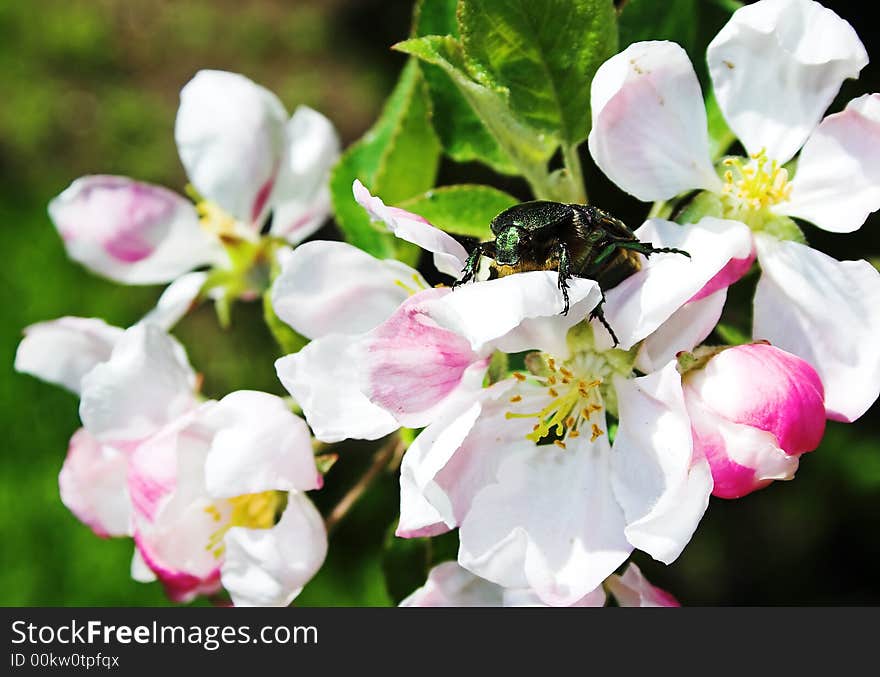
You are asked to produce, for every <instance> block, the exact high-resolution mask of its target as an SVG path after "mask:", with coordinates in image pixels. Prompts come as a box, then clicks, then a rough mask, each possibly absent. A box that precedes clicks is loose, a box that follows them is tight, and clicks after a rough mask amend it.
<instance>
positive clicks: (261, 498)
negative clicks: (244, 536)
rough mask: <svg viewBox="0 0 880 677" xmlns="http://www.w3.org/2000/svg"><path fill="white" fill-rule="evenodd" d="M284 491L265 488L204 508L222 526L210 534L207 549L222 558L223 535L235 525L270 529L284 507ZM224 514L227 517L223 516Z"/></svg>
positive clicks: (224, 547)
mask: <svg viewBox="0 0 880 677" xmlns="http://www.w3.org/2000/svg"><path fill="white" fill-rule="evenodd" d="M283 503H284V493H283V492H280V491H263V492H260V493H258V494H245V495H243V496H236V497H235V498H230V499H227V500H226V501H225V502H223V503H222V504H220V505H218V504H214V503H212V504H211V505H209V506H207V507H206V508H205V512H206V513H208V515H210V516H211V519H213V520H214V521H215V522H221V523H222V524H221V525H220V527H219V528H218V529H217V530H216V531H214V532H213V533H212V534H211V536H210V537H209V538H208V543H207V544H206V545H205V550H208V551H209V552H211V554H213V555H214V557H215V558H217V559H219V558H220V557H222V556H223V553H224V552H225V551H226V546H225V545H224V543H223V537H224V536H226V532H227V531H229V530H230V529H231V528H232V527H246V528H248V529H269V528H271V527H272V526H273V525H274V524H275V517H276V515H277V514H278V513H279V512H280V511H281V509H282V508H283ZM221 508H222V510H221ZM224 517H225V519H224Z"/></svg>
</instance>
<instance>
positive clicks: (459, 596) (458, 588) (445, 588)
mask: <svg viewBox="0 0 880 677" xmlns="http://www.w3.org/2000/svg"><path fill="white" fill-rule="evenodd" d="M502 592H503V588H501V587H499V586H497V585H495V584H494V583H490V582H489V581H487V580H484V579H482V578H480V577H479V576H474V574H472V573H471V572H470V571H468V570H467V569H463V568H462V567H461V566H459V564H458V563H457V562H443V563H442V564H438V565H437V566H435V567H434V568H433V569H431V571H429V572H428V580H427V581H425V584H424V585H423V586H422V587H421V588H419V589H418V590H415V591H413V593H412V594H410V595H409V597H407V598H406V599H405V600H403V601H402V602H401V603H400V605H399V606H416V607H496V606H502Z"/></svg>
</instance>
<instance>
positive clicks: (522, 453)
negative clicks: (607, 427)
mask: <svg viewBox="0 0 880 677" xmlns="http://www.w3.org/2000/svg"><path fill="white" fill-rule="evenodd" d="M609 456H610V450H609V449H608V443H607V435H604V434H603V435H602V436H600V437H599V438H598V440H597V441H596V442H595V443H591V442H590V441H589V438H588V437H587V436H582V437H579V438H577V441H570V442H569V444H568V448H567V449H560V448H558V447H556V446H553V445H546V446H535V445H534V444H531V445H529V447H525V448H520V449H509V450H508V455H507V458H506V459H505V460H504V461H502V463H501V465H500V467H499V468H498V471H497V478H496V481H495V482H494V483H491V484H489V485H488V486H486V487H485V488H483V489H482V490H481V491H480V492H479V493H477V495H476V496H475V497H474V499H473V502H472V504H471V508H470V511H469V512H468V514H467V516H466V517H465V519H464V520H463V522H462V524H461V527H460V528H459V537H460V540H461V546H460V548H459V553H458V561H459V563H460V564H461V565H462V566H463V567H465V568H467V569H469V570H470V571H472V572H474V573H476V574H477V575H478V576H481V577H483V578H486V579H488V580H490V581H493V582H495V583H497V584H498V585H502V586H504V587H506V588H531V589H533V590H534V592H535V594H536V595H537V596H538V597H539V598H540V599H541V600H542V601H543V602H544V603H546V604H549V605H553V606H566V605H569V604H572V603H574V602H576V601H577V600H579V599H581V598H582V597H584V595H586V594H587V593H589V592H591V591H592V590H594V589H595V588H596V587H597V586H598V585H599V584H600V583H601V582H602V581H603V580H604V579H605V577H606V576H608V575H609V574H610V573H612V572H613V571H614V570H615V569H616V568H617V567H618V566H620V564H621V563H622V562H623V561H624V560H625V559H626V558H627V557H628V556H629V553H630V551H631V550H632V546H630V544H629V543H628V542H627V540H626V538H625V537H624V533H623V530H624V526H625V523H624V517H623V511H622V510H621V509H620V507H619V506H618V504H617V501H616V500H615V499H614V496H613V494H612V491H611V477H610V475H611V468H610V458H609Z"/></svg>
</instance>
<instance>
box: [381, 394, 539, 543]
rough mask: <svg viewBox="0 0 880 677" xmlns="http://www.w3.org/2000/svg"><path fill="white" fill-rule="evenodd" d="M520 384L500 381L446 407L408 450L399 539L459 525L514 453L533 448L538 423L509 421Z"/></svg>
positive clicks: (402, 478) (402, 473)
mask: <svg viewBox="0 0 880 677" xmlns="http://www.w3.org/2000/svg"><path fill="white" fill-rule="evenodd" d="M515 384H516V381H514V380H513V379H509V380H505V381H501V382H500V383H496V384H495V385H493V386H491V387H489V388H484V389H482V390H480V391H479V392H476V393H475V394H474V397H473V399H472V400H471V401H463V402H459V403H458V406H456V407H449V408H447V410H446V411H444V412H442V413H441V415H439V416H438V417H437V418H435V419H434V420H433V421H432V422H431V424H430V425H428V426H427V427H426V428H425V429H424V430H423V431H422V432H421V433H420V434H419V436H418V437H416V439H415V441H414V442H413V443H412V444H411V445H410V446H409V449H407V452H406V454H405V455H404V457H403V462H402V463H401V467H400V487H401V498H400V525H399V526H398V529H397V535H398V536H402V537H404V538H412V537H414V536H422V535H426V533H425V532H428V531H433V532H438V533H442V531H445V530H448V529H450V528H453V527H456V526H458V525H459V524H460V523H461V521H462V520H463V519H464V517H465V516H466V515H467V513H468V511H469V510H470V507H471V502H472V501H473V497H474V496H475V495H476V494H477V493H478V492H479V491H480V490H481V489H482V488H483V487H485V486H486V485H487V484H489V483H492V482H494V481H495V478H496V471H497V468H498V465H499V463H501V461H502V460H503V459H504V458H506V456H507V455H508V454H509V453H511V450H512V449H514V448H518V447H523V448H526V447H529V446H530V445H531V442H529V441H528V440H526V435H527V434H528V433H529V432H531V430H532V425H533V420H531V419H528V418H514V419H509V418H508V417H507V412H508V411H509V410H510V409H511V405H510V403H509V401H508V395H509V392H510V390H511V388H513V386H514V385H515Z"/></svg>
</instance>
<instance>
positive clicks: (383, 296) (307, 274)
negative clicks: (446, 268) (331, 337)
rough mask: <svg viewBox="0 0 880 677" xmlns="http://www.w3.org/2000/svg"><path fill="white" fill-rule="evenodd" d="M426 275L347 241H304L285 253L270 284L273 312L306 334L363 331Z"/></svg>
mask: <svg viewBox="0 0 880 677" xmlns="http://www.w3.org/2000/svg"><path fill="white" fill-rule="evenodd" d="M427 287H428V284H427V282H425V280H424V278H422V276H421V275H420V274H419V273H418V272H416V271H415V270H413V269H412V268H410V267H409V266H407V265H405V264H403V263H400V262H399V261H393V260H388V261H380V260H379V259H376V258H374V257H372V256H370V255H369V254H367V253H366V252H364V251H362V250H360V249H358V248H357V247H353V246H352V245H350V244H347V243H345V242H328V241H324V240H318V241H315V242H306V243H305V244H302V245H300V246H299V247H297V248H296V249H295V250H294V251H293V252H292V253H290V254H289V255H287V256H286V257H285V260H284V263H283V266H282V270H281V273H280V275H278V277H277V278H276V280H275V283H274V284H273V286H272V307H273V308H274V309H275V313H276V314H277V315H278V317H280V318H281V319H282V320H284V321H285V322H286V323H287V324H289V325H290V326H291V327H293V328H294V329H295V330H296V331H298V332H299V333H300V334H302V335H303V336H306V337H308V338H318V337H321V336H325V335H327V334H360V333H362V332H365V331H369V330H370V329H372V328H373V327H375V326H376V325H378V324H379V323H381V322H383V321H384V320H386V319H388V317H389V316H390V315H391V313H393V312H394V311H395V310H396V309H397V308H398V306H400V304H401V303H403V301H405V300H406V299H407V298H409V295H410V293H411V292H412V291H413V290H416V289H425V288H427Z"/></svg>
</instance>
